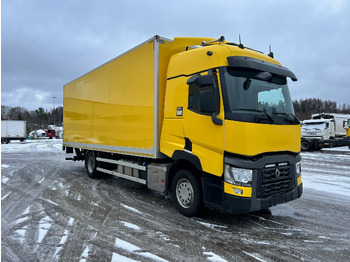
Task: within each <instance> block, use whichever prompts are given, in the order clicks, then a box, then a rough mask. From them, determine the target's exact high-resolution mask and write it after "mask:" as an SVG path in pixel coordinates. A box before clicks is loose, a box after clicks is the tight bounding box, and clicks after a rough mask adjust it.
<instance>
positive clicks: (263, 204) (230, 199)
mask: <svg viewBox="0 0 350 262" xmlns="http://www.w3.org/2000/svg"><path fill="white" fill-rule="evenodd" d="M302 193H303V184H300V185H299V186H298V187H297V188H295V189H294V190H292V191H290V192H287V193H280V194H275V195H272V196H269V197H267V198H247V197H238V196H233V195H230V194H226V193H225V194H224V200H223V211H225V212H227V213H231V214H243V213H249V212H254V211H258V210H264V209H267V208H269V207H272V206H276V205H278V204H283V203H286V202H289V201H292V200H294V199H297V198H299V197H301V195H302Z"/></svg>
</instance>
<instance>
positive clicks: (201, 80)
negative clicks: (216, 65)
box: [187, 75, 215, 88]
mask: <svg viewBox="0 0 350 262" xmlns="http://www.w3.org/2000/svg"><path fill="white" fill-rule="evenodd" d="M193 83H196V84H197V85H198V87H199V88H201V87H205V86H214V84H215V76H214V75H204V76H201V75H194V76H192V77H191V78H189V79H188V80H187V84H188V85H191V84H193Z"/></svg>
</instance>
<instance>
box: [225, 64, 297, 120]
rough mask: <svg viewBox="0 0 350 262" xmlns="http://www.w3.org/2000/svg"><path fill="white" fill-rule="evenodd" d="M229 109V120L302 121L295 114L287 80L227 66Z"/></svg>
mask: <svg viewBox="0 0 350 262" xmlns="http://www.w3.org/2000/svg"><path fill="white" fill-rule="evenodd" d="M224 76H225V77H224V79H225V89H226V90H225V91H226V92H224V101H225V112H226V116H227V119H231V120H237V121H244V122H255V123H267V124H271V123H273V124H299V121H298V120H297V119H296V118H295V116H294V109H293V104H292V100H291V98H290V94H289V89H288V85H287V80H286V78H285V77H283V76H277V75H272V74H270V73H269V72H261V71H256V70H250V69H245V70H237V69H230V68H227V69H226V70H225V72H224Z"/></svg>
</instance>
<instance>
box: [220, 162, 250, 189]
mask: <svg viewBox="0 0 350 262" xmlns="http://www.w3.org/2000/svg"><path fill="white" fill-rule="evenodd" d="M224 176H225V182H226V183H229V184H233V185H238V186H251V184H252V177H253V170H252V169H244V168H237V167H232V166H230V165H225V172H224Z"/></svg>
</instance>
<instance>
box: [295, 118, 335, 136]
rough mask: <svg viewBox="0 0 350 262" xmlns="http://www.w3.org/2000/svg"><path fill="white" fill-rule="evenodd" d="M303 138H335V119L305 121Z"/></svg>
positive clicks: (302, 129) (302, 130)
mask: <svg viewBox="0 0 350 262" xmlns="http://www.w3.org/2000/svg"><path fill="white" fill-rule="evenodd" d="M301 136H302V137H305V138H310V139H311V138H317V139H331V138H334V137H335V128H334V119H312V120H304V121H303V122H302V125H301Z"/></svg>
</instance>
